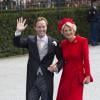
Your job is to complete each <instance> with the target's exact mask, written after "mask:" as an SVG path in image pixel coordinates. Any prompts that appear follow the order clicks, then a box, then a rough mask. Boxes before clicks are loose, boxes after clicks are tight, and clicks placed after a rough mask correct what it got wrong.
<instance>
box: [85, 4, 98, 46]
mask: <svg viewBox="0 0 100 100" xmlns="http://www.w3.org/2000/svg"><path fill="white" fill-rule="evenodd" d="M87 20H88V22H89V24H90V32H91V33H90V41H91V45H92V46H96V45H98V36H99V34H98V33H99V21H100V15H99V11H98V9H97V8H96V6H95V5H93V6H92V7H91V9H89V11H88V14H87Z"/></svg>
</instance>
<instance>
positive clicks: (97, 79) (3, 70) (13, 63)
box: [0, 46, 100, 100]
mask: <svg viewBox="0 0 100 100" xmlns="http://www.w3.org/2000/svg"><path fill="white" fill-rule="evenodd" d="M27 59H28V56H27V55H24V56H16V57H10V58H3V59H0V100H25V91H26V90H25V86H26V64H27ZM90 64H91V72H92V75H93V78H94V82H93V83H90V84H88V85H85V88H84V100H100V93H99V92H100V46H95V47H92V46H90ZM60 75H61V72H60V73H59V74H55V77H54V87H55V88H54V100H56V99H55V98H56V94H57V88H58V84H59V79H60Z"/></svg>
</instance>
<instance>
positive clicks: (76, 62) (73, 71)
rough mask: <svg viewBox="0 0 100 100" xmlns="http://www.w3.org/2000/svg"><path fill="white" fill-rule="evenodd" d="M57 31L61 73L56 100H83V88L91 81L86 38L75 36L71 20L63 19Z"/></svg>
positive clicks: (74, 28)
mask: <svg viewBox="0 0 100 100" xmlns="http://www.w3.org/2000/svg"><path fill="white" fill-rule="evenodd" d="M58 29H59V31H60V33H61V34H62V35H63V36H64V37H65V39H64V40H62V41H61V44H60V46H61V49H62V53H63V58H64V66H63V72H62V76H61V80H60V84H59V88H58V94H57V99H56V100H83V87H84V84H88V83H90V82H92V81H93V79H92V76H91V73H90V64H89V51H88V50H89V49H88V41H87V39H86V38H84V37H81V36H79V35H75V33H76V30H77V27H76V25H75V23H74V21H73V19H71V18H63V19H62V20H61V21H60V22H59V24H58Z"/></svg>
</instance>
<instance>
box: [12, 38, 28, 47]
mask: <svg viewBox="0 0 100 100" xmlns="http://www.w3.org/2000/svg"><path fill="white" fill-rule="evenodd" d="M13 44H14V46H16V47H20V48H28V38H21V36H14V38H13Z"/></svg>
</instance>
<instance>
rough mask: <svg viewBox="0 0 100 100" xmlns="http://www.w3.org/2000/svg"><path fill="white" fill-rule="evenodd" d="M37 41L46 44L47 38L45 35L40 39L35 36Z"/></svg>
mask: <svg viewBox="0 0 100 100" xmlns="http://www.w3.org/2000/svg"><path fill="white" fill-rule="evenodd" d="M37 41H44V42H45V43H48V37H47V35H45V36H44V37H42V38H40V37H39V36H37Z"/></svg>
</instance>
